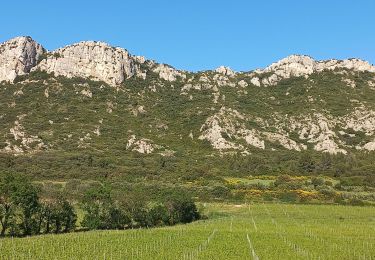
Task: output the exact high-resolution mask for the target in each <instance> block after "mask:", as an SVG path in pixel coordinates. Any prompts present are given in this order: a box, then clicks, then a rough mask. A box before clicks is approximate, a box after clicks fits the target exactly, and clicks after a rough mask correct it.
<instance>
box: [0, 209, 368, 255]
mask: <svg viewBox="0 0 375 260" xmlns="http://www.w3.org/2000/svg"><path fill="white" fill-rule="evenodd" d="M202 207H203V208H204V210H205V212H206V214H207V216H209V219H207V220H201V221H197V222H194V223H191V224H187V225H177V226H173V227H163V228H152V229H134V230H125V231H90V232H80V233H79V232H78V233H70V234H62V235H42V236H35V237H26V238H5V239H2V240H0V259H375V209H374V208H373V207H352V206H335V205H296V204H281V203H279V204H243V205H233V204H205V205H202Z"/></svg>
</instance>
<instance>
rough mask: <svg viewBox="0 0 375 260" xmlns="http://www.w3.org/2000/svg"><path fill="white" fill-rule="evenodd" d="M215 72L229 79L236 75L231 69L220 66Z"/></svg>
mask: <svg viewBox="0 0 375 260" xmlns="http://www.w3.org/2000/svg"><path fill="white" fill-rule="evenodd" d="M215 72H217V73H220V74H223V75H225V76H229V77H233V76H235V75H236V73H235V72H234V71H233V70H232V69H231V68H229V67H225V66H220V67H219V68H217V69H215Z"/></svg>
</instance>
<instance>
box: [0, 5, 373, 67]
mask: <svg viewBox="0 0 375 260" xmlns="http://www.w3.org/2000/svg"><path fill="white" fill-rule="evenodd" d="M0 9H1V12H0V25H1V26H0V42H3V41H6V40H8V39H10V38H13V37H15V36H19V35H30V36H32V37H33V38H34V39H35V40H37V41H38V42H40V43H41V44H42V45H44V46H45V47H46V48H47V49H49V50H52V49H55V48H58V47H62V46H65V45H67V44H71V43H74V42H77V41H81V40H100V41H105V42H108V43H110V44H112V45H115V46H120V47H124V48H126V49H128V50H129V51H130V52H131V53H132V54H136V55H142V56H146V57H147V58H150V59H154V60H157V61H158V62H163V63H168V64H171V65H172V66H174V67H176V68H179V69H187V70H194V71H196V70H204V69H213V68H215V67H218V66H219V65H227V66H230V67H232V68H233V69H235V70H245V71H247V70H251V69H254V68H258V67H264V66H266V65H268V64H270V63H272V62H274V61H276V60H279V59H281V58H283V57H285V56H287V55H290V54H307V55H310V56H312V57H314V58H316V59H328V58H340V59H342V58H350V57H358V58H362V59H365V60H368V61H370V62H371V63H375V1H374V0H355V1H354V0H269V1H266V0H257V1H251V0H232V1H229V0H226V1H222V0H200V1H199V0H184V1H178V0H175V1H174V0H168V1H167V0H159V1H158V0H132V1H129V0H124V1H115V0H103V1H95V0H91V1H86V0H84V1H80V0H74V1H72V0H64V1H62V0H60V1H59V0H56V1H46V0H41V1H29V0H18V1H16V0H9V1H2V2H1V7H0Z"/></svg>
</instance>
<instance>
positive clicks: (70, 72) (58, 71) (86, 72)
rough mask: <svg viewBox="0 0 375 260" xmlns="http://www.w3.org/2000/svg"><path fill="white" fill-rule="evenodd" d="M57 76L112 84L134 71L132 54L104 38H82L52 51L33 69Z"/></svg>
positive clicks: (121, 80) (132, 73) (122, 79)
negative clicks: (112, 45) (112, 44)
mask: <svg viewBox="0 0 375 260" xmlns="http://www.w3.org/2000/svg"><path fill="white" fill-rule="evenodd" d="M37 69H40V70H42V71H46V72H48V73H54V74H55V76H65V77H68V78H72V77H82V78H91V79H93V80H101V81H104V82H106V83H108V84H110V85H117V84H120V83H122V82H123V81H124V80H125V79H126V78H129V77H131V76H133V75H134V74H135V70H136V68H135V65H134V61H133V59H132V57H131V56H130V54H129V53H128V51H126V50H125V49H122V48H114V47H111V46H109V45H108V44H106V43H103V42H94V41H87V42H80V43H77V44H73V45H70V46H66V47H64V48H61V49H58V50H56V51H53V52H52V53H50V54H48V57H47V58H46V59H44V60H43V61H41V63H40V64H39V65H38V66H37V67H36V68H35V69H34V70H37Z"/></svg>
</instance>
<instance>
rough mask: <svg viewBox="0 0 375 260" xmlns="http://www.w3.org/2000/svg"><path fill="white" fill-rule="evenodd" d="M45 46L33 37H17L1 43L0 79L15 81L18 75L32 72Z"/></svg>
mask: <svg viewBox="0 0 375 260" xmlns="http://www.w3.org/2000/svg"><path fill="white" fill-rule="evenodd" d="M43 53H45V50H44V48H43V47H42V46H41V45H40V44H38V43H36V42H35V41H34V40H33V39H31V37H17V38H14V39H11V40H9V41H7V42H4V43H2V44H1V45H0V81H8V82H13V81H14V79H15V78H16V77H17V76H18V75H24V74H27V73H29V72H30V70H31V68H32V67H34V66H35V65H36V64H37V62H38V60H39V58H40V57H41V55H42V54H43Z"/></svg>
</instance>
